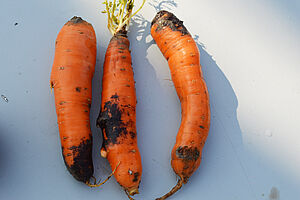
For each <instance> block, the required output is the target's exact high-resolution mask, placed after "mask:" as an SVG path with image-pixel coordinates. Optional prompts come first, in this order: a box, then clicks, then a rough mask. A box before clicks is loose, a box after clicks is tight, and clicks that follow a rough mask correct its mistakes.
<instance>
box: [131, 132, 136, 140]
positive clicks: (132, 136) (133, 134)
mask: <svg viewBox="0 0 300 200" xmlns="http://www.w3.org/2000/svg"><path fill="white" fill-rule="evenodd" d="M129 134H130V137H131V139H134V138H135V137H136V133H135V132H132V131H130V133H129Z"/></svg>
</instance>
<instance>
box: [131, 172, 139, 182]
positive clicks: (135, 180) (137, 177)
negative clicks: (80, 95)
mask: <svg viewBox="0 0 300 200" xmlns="http://www.w3.org/2000/svg"><path fill="white" fill-rule="evenodd" d="M139 176H140V173H139V172H135V173H134V174H133V180H132V181H133V182H137V181H138V180H139Z"/></svg>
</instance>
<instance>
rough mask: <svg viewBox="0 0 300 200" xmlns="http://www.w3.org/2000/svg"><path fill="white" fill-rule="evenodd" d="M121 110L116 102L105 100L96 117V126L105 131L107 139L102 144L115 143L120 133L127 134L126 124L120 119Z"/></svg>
mask: <svg viewBox="0 0 300 200" xmlns="http://www.w3.org/2000/svg"><path fill="white" fill-rule="evenodd" d="M121 115H122V111H121V109H120V107H119V105H118V104H117V103H113V102H112V101H107V102H105V104H104V108H103V110H102V111H101V112H100V114H99V116H98V119H97V126H99V127H100V128H101V129H102V133H103V131H105V133H106V136H107V139H105V140H104V141H103V146H106V145H108V144H110V143H113V144H116V143H117V140H118V138H119V137H120V136H121V135H127V130H126V124H124V122H123V121H122V120H121Z"/></svg>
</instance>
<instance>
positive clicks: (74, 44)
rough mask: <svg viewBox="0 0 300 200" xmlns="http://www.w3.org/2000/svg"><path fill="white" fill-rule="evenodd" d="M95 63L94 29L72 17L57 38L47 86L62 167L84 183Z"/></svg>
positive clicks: (88, 168) (89, 161)
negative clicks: (51, 96)
mask: <svg viewBox="0 0 300 200" xmlns="http://www.w3.org/2000/svg"><path fill="white" fill-rule="evenodd" d="M95 63H96V36H95V32H94V29H93V27H92V25H91V24H89V23H87V22H86V21H84V20H82V19H81V18H80V17H73V18H72V19H71V20H70V21H68V22H67V23H66V24H65V25H64V26H63V28H62V29H61V30H60V32H59V34H58V36H57V39H56V43H55V57H54V62H53V67H52V72H51V80H50V85H51V88H54V94H55V106H56V113H57V121H58V127H59V134H60V139H61V145H62V154H63V157H64V161H65V164H66V166H67V169H68V170H69V172H70V173H71V174H72V175H73V176H74V177H75V178H76V179H77V180H78V181H83V182H86V181H88V180H89V179H90V177H91V176H92V175H93V162H92V133H91V129H90V116H89V114H90V106H91V99H92V78H93V75H94V71H95Z"/></svg>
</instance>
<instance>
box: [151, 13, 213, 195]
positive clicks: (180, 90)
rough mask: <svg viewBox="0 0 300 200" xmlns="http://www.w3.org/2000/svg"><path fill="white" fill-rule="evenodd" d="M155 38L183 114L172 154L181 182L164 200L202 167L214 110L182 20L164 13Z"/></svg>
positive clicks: (194, 47) (159, 17) (155, 22)
mask: <svg viewBox="0 0 300 200" xmlns="http://www.w3.org/2000/svg"><path fill="white" fill-rule="evenodd" d="M151 35H152V37H153V38H154V40H155V41H156V43H157V46H158V47H159V49H160V50H161V52H162V53H163V55H164V57H165V58H166V59H167V60H168V64H169V67H170V71H171V76H172V80H173V82H174V86H175V88H176V92H177V94H178V97H179V100H180V102H181V111H182V112H181V125H180V128H179V132H178V134H177V137H176V143H175V145H174V147H173V150H172V154H171V157H172V159H171V165H172V168H173V170H174V172H175V173H176V174H177V175H178V176H179V181H178V183H177V185H176V186H175V187H174V188H173V189H172V190H171V191H170V192H169V193H167V194H166V195H164V196H163V197H161V198H158V199H157V200H163V199H166V198H167V197H169V196H171V195H172V194H174V193H175V192H176V191H178V190H179V189H180V188H181V187H182V185H183V184H185V183H187V182H188V179H189V177H190V176H191V175H192V174H193V173H194V172H195V171H196V169H197V168H198V167H199V165H200V162H201V154H202V148H203V146H204V143H205V140H206V138H207V135H208V131H209V126H210V108H209V97H208V92H207V88H206V84H205V82H204V80H203V78H202V72H201V66H200V55H199V50H198V48H197V45H196V43H195V41H194V40H193V38H192V37H191V35H190V33H189V32H188V31H187V29H186V28H185V27H184V25H183V23H182V21H180V20H179V19H178V18H177V17H176V16H175V15H173V14H172V13H170V12H167V11H160V12H158V13H157V14H156V16H155V17H154V19H153V21H152V24H151Z"/></svg>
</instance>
